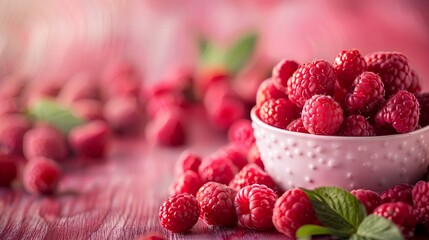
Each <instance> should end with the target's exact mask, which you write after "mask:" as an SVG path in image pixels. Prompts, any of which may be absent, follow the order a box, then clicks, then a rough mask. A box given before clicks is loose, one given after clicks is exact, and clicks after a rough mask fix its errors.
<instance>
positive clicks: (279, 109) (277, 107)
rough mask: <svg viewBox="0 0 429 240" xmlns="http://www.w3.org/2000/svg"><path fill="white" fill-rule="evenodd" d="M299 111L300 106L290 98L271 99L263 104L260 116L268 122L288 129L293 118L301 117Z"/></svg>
mask: <svg viewBox="0 0 429 240" xmlns="http://www.w3.org/2000/svg"><path fill="white" fill-rule="evenodd" d="M299 112H300V110H299V108H298V107H296V106H295V104H293V103H292V102H291V101H290V100H288V99H285V98H279V99H270V100H268V101H266V102H264V103H263V104H262V106H261V108H260V109H259V117H260V118H261V120H262V121H263V122H265V123H266V124H269V125H271V126H274V127H276V128H281V129H286V127H287V125H288V124H289V123H290V122H292V120H294V119H296V118H298V117H299Z"/></svg>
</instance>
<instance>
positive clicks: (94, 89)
mask: <svg viewBox="0 0 429 240" xmlns="http://www.w3.org/2000/svg"><path fill="white" fill-rule="evenodd" d="M96 81H97V79H94V76H91V74H89V73H88V72H81V73H78V74H75V75H74V76H73V77H72V78H70V80H68V81H67V82H66V83H65V84H64V86H63V87H62V88H61V91H60V93H59V94H58V98H57V99H58V100H59V101H60V102H62V103H65V104H71V103H73V102H74V101H77V100H81V99H100V89H99V87H98V85H97V83H96Z"/></svg>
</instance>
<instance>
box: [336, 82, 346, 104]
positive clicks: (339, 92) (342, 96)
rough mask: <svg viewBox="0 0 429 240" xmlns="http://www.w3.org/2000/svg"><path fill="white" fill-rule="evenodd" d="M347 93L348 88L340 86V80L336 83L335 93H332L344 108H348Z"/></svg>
mask: <svg viewBox="0 0 429 240" xmlns="http://www.w3.org/2000/svg"><path fill="white" fill-rule="evenodd" d="M347 94H348V92H347V90H346V89H344V88H342V87H340V86H339V85H338V82H337V83H335V87H334V94H332V97H334V99H335V101H337V102H338V103H339V104H340V105H341V107H342V108H343V109H347V106H346V96H347Z"/></svg>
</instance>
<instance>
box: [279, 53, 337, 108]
mask: <svg viewBox="0 0 429 240" xmlns="http://www.w3.org/2000/svg"><path fill="white" fill-rule="evenodd" d="M335 81H336V76H335V72H334V69H333V68H332V66H331V64H330V63H329V62H327V61H325V60H315V61H313V62H311V63H306V64H304V65H301V66H300V67H299V68H298V69H297V70H296V71H295V73H294V74H293V75H292V77H291V78H289V80H288V82H287V93H288V94H289V95H288V96H289V99H290V100H291V101H292V102H293V103H295V104H296V105H297V106H298V107H303V106H304V104H305V102H306V101H307V100H308V99H310V98H311V97H312V96H313V95H316V94H328V95H330V94H332V93H333V91H334V86H335Z"/></svg>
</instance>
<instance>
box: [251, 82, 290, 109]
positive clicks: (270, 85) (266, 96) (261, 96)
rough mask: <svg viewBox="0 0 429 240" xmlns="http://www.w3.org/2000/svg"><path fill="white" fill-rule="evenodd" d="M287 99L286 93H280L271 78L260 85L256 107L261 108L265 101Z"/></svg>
mask: <svg viewBox="0 0 429 240" xmlns="http://www.w3.org/2000/svg"><path fill="white" fill-rule="evenodd" d="M279 98H286V99H287V95H286V93H285V91H280V90H279V89H278V88H277V87H276V86H275V85H274V81H273V80H272V79H271V78H269V79H267V80H265V81H263V82H262V83H261V85H259V88H258V90H257V91H256V106H257V107H261V106H262V104H263V103H264V102H265V101H268V100H270V99H279Z"/></svg>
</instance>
